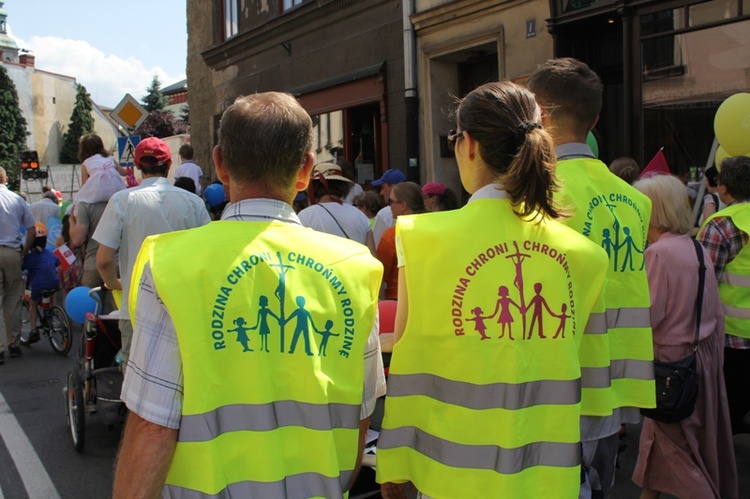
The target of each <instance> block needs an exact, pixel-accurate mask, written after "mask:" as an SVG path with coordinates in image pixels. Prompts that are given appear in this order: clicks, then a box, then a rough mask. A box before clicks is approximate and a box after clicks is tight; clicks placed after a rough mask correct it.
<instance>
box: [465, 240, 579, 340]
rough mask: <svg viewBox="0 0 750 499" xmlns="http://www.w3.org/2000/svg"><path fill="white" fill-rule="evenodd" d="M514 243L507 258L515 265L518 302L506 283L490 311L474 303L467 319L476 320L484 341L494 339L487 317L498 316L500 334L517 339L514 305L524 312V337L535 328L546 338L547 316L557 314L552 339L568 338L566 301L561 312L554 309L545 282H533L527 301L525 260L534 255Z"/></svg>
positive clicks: (501, 287) (529, 337) (529, 335)
mask: <svg viewBox="0 0 750 499" xmlns="http://www.w3.org/2000/svg"><path fill="white" fill-rule="evenodd" d="M527 242H528V241H527ZM513 245H514V247H515V248H516V252H515V253H513V254H511V255H507V256H506V257H505V258H506V259H510V260H511V261H512V262H513V265H514V266H515V274H516V276H515V279H514V280H513V285H514V286H515V287H516V289H517V290H518V298H519V299H518V302H516V301H515V300H513V298H511V297H510V291H509V289H508V287H507V286H500V287H498V290H497V296H498V298H497V299H496V300H495V309H494V310H493V311H492V313H491V314H489V315H484V313H485V312H484V309H482V307H474V308H472V309H471V313H472V314H473V316H472V317H467V318H466V319H465V320H466V321H470V322H473V323H474V330H475V331H476V332H478V333H479V335H480V339H481V340H482V341H484V340H489V339H491V337H490V336H488V335H487V323H486V322H485V321H487V320H488V319H493V318H494V317H495V316H497V324H499V325H500V335H499V336H498V337H497V338H498V339H501V338H504V337H505V333H506V332H507V333H508V339H509V340H511V341H515V338H514V337H513V322H515V319H514V315H515V314H514V313H513V312H511V306H513V307H515V309H516V310H517V313H520V314H521V322H522V338H523V339H525V340H530V339H531V338H532V336H534V332H535V331H536V333H537V336H538V337H539V338H540V339H547V338H548V336H545V334H544V320H545V317H554V318H556V319H559V320H560V324H559V326H558V328H557V330H556V331H555V334H554V336H552V339H557V338H560V337H562V338H565V325H566V323H567V320H568V319H570V318H572V315H569V314H568V313H567V311H568V306H567V304H565V303H562V304H561V306H560V313H559V314H557V313H555V312H553V310H552V309H551V308H550V305H549V303H548V302H547V299H546V298H545V297H544V296H543V294H542V290H543V285H542V283H541V282H537V283H534V296H533V297H531V300H529V302H528V303H527V302H526V297H525V294H524V283H523V262H524V261H525V260H526V259H528V258H531V255H530V254H527V253H521V251H520V248H519V247H518V242H517V241H513ZM529 312H531V323H530V324H528V330H527V314H528V313H529Z"/></svg>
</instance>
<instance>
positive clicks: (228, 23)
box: [223, 0, 237, 40]
mask: <svg viewBox="0 0 750 499" xmlns="http://www.w3.org/2000/svg"><path fill="white" fill-rule="evenodd" d="M223 6H224V39H225V40H227V39H229V38H231V37H233V36H234V35H236V34H237V0H224V2H223Z"/></svg>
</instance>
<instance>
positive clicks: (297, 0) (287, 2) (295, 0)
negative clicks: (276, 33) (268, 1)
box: [283, 0, 305, 10]
mask: <svg viewBox="0 0 750 499" xmlns="http://www.w3.org/2000/svg"><path fill="white" fill-rule="evenodd" d="M304 2H305V0H284V4H283V9H284V10H289V9H291V8H292V7H296V6H297V5H300V4H303V3H304Z"/></svg>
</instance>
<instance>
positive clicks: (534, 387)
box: [388, 374, 581, 410]
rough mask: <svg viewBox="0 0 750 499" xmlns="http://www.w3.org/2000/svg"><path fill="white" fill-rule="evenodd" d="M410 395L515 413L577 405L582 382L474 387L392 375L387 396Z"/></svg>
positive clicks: (437, 378)
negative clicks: (548, 407) (539, 406)
mask: <svg viewBox="0 0 750 499" xmlns="http://www.w3.org/2000/svg"><path fill="white" fill-rule="evenodd" d="M409 395H424V396H426V397H432V398H434V399H436V400H440V401H442V402H445V403H448V404H453V405H458V406H461V407H466V408H467V409H476V410H482V409H508V410H516V409H523V408H526V407H532V406H534V405H538V404H549V405H559V404H577V403H578V402H580V401H581V382H580V380H579V379H575V380H570V381H565V380H540V381H529V382H527V383H518V384H510V383H492V384H489V385H473V384H471V383H465V382H462V381H453V380H450V379H446V378H442V377H440V376H434V375H431V374H391V375H390V376H389V377H388V396H389V397H405V396H409Z"/></svg>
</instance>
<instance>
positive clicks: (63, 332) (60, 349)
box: [47, 306, 73, 356]
mask: <svg viewBox="0 0 750 499" xmlns="http://www.w3.org/2000/svg"><path fill="white" fill-rule="evenodd" d="M47 325H48V326H49V344H50V345H52V349H53V350H54V351H55V353H57V354H59V355H62V356H65V355H68V352H70V347H72V346H73V335H72V333H71V329H70V319H68V314H66V313H65V311H64V310H63V309H62V308H60V307H58V306H54V307H52V308H51V309H50V311H49V317H48V324H47Z"/></svg>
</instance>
